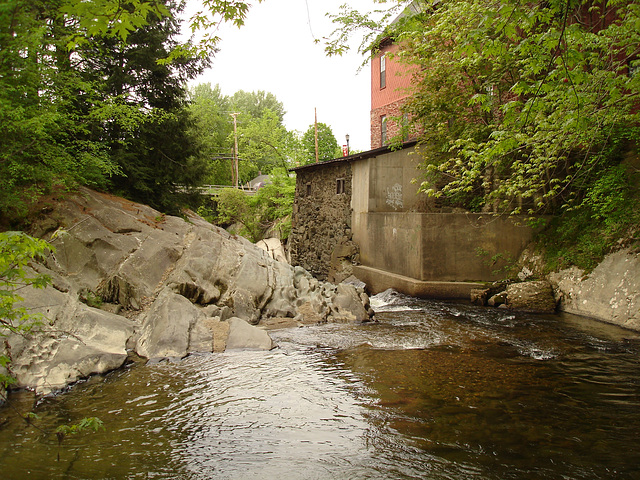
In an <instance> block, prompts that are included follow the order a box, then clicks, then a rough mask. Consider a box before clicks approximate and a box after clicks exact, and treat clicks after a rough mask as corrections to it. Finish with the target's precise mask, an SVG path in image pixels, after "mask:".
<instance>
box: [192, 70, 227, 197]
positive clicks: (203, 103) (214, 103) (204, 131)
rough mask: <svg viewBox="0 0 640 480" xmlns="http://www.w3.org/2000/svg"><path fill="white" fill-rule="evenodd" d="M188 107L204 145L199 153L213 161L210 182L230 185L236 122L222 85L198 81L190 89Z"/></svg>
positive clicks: (194, 127)
mask: <svg viewBox="0 0 640 480" xmlns="http://www.w3.org/2000/svg"><path fill="white" fill-rule="evenodd" d="M189 110H190V111H191V115H192V117H193V119H194V125H193V133H194V135H196V136H198V137H199V142H200V143H201V145H202V150H201V152H200V154H201V155H202V157H203V158H205V159H206V160H207V161H208V162H209V164H210V171H209V176H208V178H207V182H208V183H209V184H212V185H231V158H232V156H233V151H232V148H233V143H231V142H232V140H231V138H232V137H231V135H233V124H232V121H231V117H230V116H229V112H230V111H231V107H230V106H229V98H228V97H227V96H225V95H223V94H222V92H221V91H220V86H219V85H216V86H215V87H212V86H211V84H210V83H203V84H199V85H196V86H195V87H193V88H191V89H190V90H189Z"/></svg>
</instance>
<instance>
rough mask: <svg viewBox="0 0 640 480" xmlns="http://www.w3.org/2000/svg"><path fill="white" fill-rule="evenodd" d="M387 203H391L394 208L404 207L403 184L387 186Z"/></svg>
mask: <svg viewBox="0 0 640 480" xmlns="http://www.w3.org/2000/svg"><path fill="white" fill-rule="evenodd" d="M386 203H387V205H390V206H391V207H392V208H393V209H394V210H398V209H401V208H403V207H404V202H403V201H402V185H400V184H399V183H396V184H395V185H394V186H393V187H389V188H387V202H386Z"/></svg>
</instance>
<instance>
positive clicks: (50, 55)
mask: <svg viewBox="0 0 640 480" xmlns="http://www.w3.org/2000/svg"><path fill="white" fill-rule="evenodd" d="M182 5H183V3H180V2H174V1H169V0H131V1H127V2H119V1H115V0H87V1H83V2H78V1H76V0H7V1H4V2H2V4H1V5H0V123H1V124H2V127H3V134H2V136H1V137H0V214H2V216H3V218H4V219H6V218H11V217H20V216H22V215H24V214H25V213H26V209H27V206H28V205H29V203H30V202H31V201H33V200H34V199H36V198H37V197H38V196H39V195H41V194H43V193H46V192H47V191H48V189H50V187H51V186H52V185H55V184H63V185H66V186H73V185H75V184H77V183H81V184H87V185H91V186H98V187H104V186H106V185H107V183H108V181H109V179H110V178H111V177H113V176H114V175H117V181H116V182H115V183H116V185H117V187H118V188H120V189H121V190H122V191H123V193H129V194H130V195H129V196H131V197H133V198H136V199H139V200H144V201H148V202H150V203H152V204H154V205H155V206H158V207H161V208H165V207H167V208H170V207H171V206H173V204H174V200H175V197H176V195H175V194H176V193H178V192H177V191H176V188H175V185H174V184H175V183H180V182H182V183H183V184H184V185H183V186H182V187H181V188H180V189H179V190H180V191H182V190H184V188H183V187H184V186H189V185H190V184H191V183H192V182H193V180H194V179H202V177H203V171H204V170H203V167H204V165H203V164H202V162H200V161H199V159H200V155H199V154H198V150H199V148H200V146H199V144H198V142H197V141H194V139H193V138H191V137H190V136H189V132H190V131H191V129H190V128H189V125H190V123H191V119H190V118H189V115H188V114H187V113H185V111H184V108H183V104H184V87H183V85H184V82H185V81H186V80H187V79H188V78H192V77H193V76H194V75H195V74H196V73H197V72H198V71H199V70H200V69H201V68H202V67H203V66H204V65H206V61H207V58H208V54H210V53H211V52H212V51H213V50H214V49H215V44H216V42H217V41H218V40H219V39H218V38H217V37H215V36H213V35H205V37H204V38H203V39H202V40H201V42H200V43H199V44H198V45H196V46H192V45H191V44H190V43H178V41H177V40H176V38H177V33H178V20H177V15H178V13H179V12H180V11H181V8H182ZM203 7H204V9H203V11H201V12H197V13H196V14H195V15H194V16H193V18H192V19H191V21H190V23H191V27H192V30H193V31H195V30H197V29H199V28H208V27H212V26H213V27H215V26H218V25H219V24H220V23H222V22H232V23H234V24H236V25H238V26H240V25H242V23H243V22H244V18H245V16H246V13H247V11H248V8H249V4H248V3H246V2H242V1H235V0H230V1H224V0H205V1H204V2H203ZM196 56H197V58H199V60H197V59H196ZM152 172H153V173H155V174H157V178H151V175H152ZM169 179H171V183H172V184H171V185H169Z"/></svg>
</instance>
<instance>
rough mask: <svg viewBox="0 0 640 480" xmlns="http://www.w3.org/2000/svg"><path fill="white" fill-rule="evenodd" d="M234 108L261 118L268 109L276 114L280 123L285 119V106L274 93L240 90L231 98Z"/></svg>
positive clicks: (252, 116)
mask: <svg viewBox="0 0 640 480" xmlns="http://www.w3.org/2000/svg"><path fill="white" fill-rule="evenodd" d="M229 102H230V103H231V106H232V108H233V109H234V111H236V112H240V113H244V114H246V115H248V116H250V117H251V118H260V117H262V116H263V115H264V113H265V112H266V111H267V110H270V111H271V112H272V113H273V114H275V116H276V118H277V119H278V124H282V120H283V119H284V114H285V113H286V112H285V111H284V107H283V105H282V102H279V101H278V99H277V98H276V96H275V95H274V94H273V93H270V92H265V91H263V90H258V91H257V92H245V91H244V90H238V91H237V92H236V93H234V94H233V96H232V97H231V98H230V99H229Z"/></svg>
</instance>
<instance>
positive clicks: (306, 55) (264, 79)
mask: <svg viewBox="0 0 640 480" xmlns="http://www.w3.org/2000/svg"><path fill="white" fill-rule="evenodd" d="M346 1H347V0H264V1H263V2H262V3H260V4H258V3H257V2H256V3H255V4H254V5H253V6H252V7H251V9H250V11H249V13H248V16H247V19H246V22H245V25H244V26H243V27H242V28H240V29H238V28H236V27H233V26H225V27H223V29H221V30H220V32H219V36H220V37H221V38H222V42H221V44H220V52H218V53H217V54H216V56H215V58H214V59H213V65H212V67H211V68H210V69H209V70H207V71H206V72H204V74H202V75H201V76H200V77H198V78H197V79H196V80H194V81H192V82H191V84H194V85H195V84H198V83H206V82H210V83H211V84H212V86H215V85H216V84H219V85H220V88H221V90H222V93H223V94H224V95H233V94H234V93H235V92H236V91H238V90H245V91H257V90H264V91H266V92H271V93H273V94H274V95H275V96H276V97H277V99H278V100H279V101H280V102H282V104H283V105H284V109H285V111H286V112H287V113H286V115H285V118H284V123H285V126H286V127H287V129H288V130H298V131H300V132H305V131H306V130H307V129H308V128H309V126H310V125H312V124H313V121H314V108H317V112H318V122H323V123H326V124H327V125H329V126H330V127H331V129H332V131H333V134H334V135H335V137H336V140H338V144H339V145H343V144H345V143H346V142H345V134H349V137H350V140H349V144H350V147H351V148H352V149H357V150H369V149H370V141H371V140H370V131H369V111H370V109H371V94H370V70H369V68H370V67H369V65H368V64H367V66H366V67H364V68H363V69H362V70H361V71H360V72H359V73H358V68H359V67H360V65H361V64H362V61H363V59H364V58H363V57H362V56H361V55H360V54H358V53H357V49H355V48H354V49H352V51H351V52H349V53H348V54H346V55H344V56H342V57H327V56H326V55H325V53H324V45H323V44H322V42H321V43H319V44H315V43H314V38H317V39H322V37H326V36H328V35H329V34H330V33H331V32H332V31H333V30H334V28H335V27H334V25H333V24H332V23H331V21H330V19H329V18H327V17H326V15H325V14H326V13H327V12H330V13H338V11H339V7H340V5H342V4H344V3H346ZM348 3H349V5H350V6H351V7H354V8H356V9H358V10H360V11H363V12H368V11H371V10H374V9H376V8H380V5H379V4H377V5H376V4H375V3H374V2H373V0H352V1H349V2H348ZM307 6H308V12H307Z"/></svg>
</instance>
